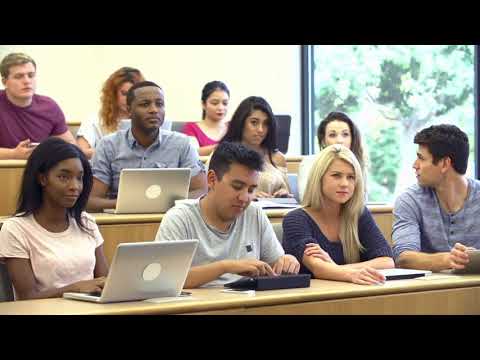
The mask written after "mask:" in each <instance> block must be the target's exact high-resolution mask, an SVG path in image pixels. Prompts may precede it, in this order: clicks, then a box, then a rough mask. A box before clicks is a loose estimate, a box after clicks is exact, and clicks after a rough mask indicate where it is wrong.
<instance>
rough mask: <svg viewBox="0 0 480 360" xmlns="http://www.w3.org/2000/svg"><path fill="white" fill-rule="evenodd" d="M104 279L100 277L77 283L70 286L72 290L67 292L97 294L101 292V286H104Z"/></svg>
mask: <svg viewBox="0 0 480 360" xmlns="http://www.w3.org/2000/svg"><path fill="white" fill-rule="evenodd" d="M105 280H106V277H105V276H102V277H99V278H96V279H92V280H83V281H78V282H76V283H74V284H72V285H71V286H72V289H71V290H69V292H79V293H97V292H101V291H102V289H103V286H104V285H105Z"/></svg>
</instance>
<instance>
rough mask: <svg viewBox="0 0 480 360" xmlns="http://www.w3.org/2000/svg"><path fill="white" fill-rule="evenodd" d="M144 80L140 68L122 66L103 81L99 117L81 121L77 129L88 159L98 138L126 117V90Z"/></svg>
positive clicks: (119, 125) (116, 126)
mask: <svg viewBox="0 0 480 360" xmlns="http://www.w3.org/2000/svg"><path fill="white" fill-rule="evenodd" d="M144 80H145V79H144V78H143V75H142V73H141V72H140V70H138V69H135V68H131V67H122V68H120V69H118V70H117V71H115V72H114V73H113V74H112V75H110V77H109V78H108V79H107V81H105V83H104V84H103V87H102V96H101V98H100V102H101V107H100V111H99V117H98V118H93V119H88V120H85V121H82V124H81V125H80V128H79V129H78V131H77V136H76V137H77V143H78V146H79V147H80V149H82V151H83V152H84V153H85V155H87V157H88V158H89V159H90V158H92V156H93V154H94V152H95V147H96V146H97V145H98V143H99V142H100V139H101V138H102V137H104V136H105V135H108V134H111V133H113V132H115V131H117V130H118V129H120V128H121V124H122V120H125V119H128V110H127V101H126V98H127V92H128V90H129V89H130V88H131V87H132V86H133V85H134V84H136V83H138V82H140V81H144Z"/></svg>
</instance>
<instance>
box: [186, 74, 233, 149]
mask: <svg viewBox="0 0 480 360" xmlns="http://www.w3.org/2000/svg"><path fill="white" fill-rule="evenodd" d="M229 100H230V91H229V90H228V88H227V85H225V84H224V83H223V82H221V81H211V82H209V83H207V84H206V85H205V86H204V87H203V90H202V121H200V122H188V123H186V124H185V126H184V127H183V129H182V132H183V133H184V134H186V135H188V136H190V137H192V139H193V140H194V141H195V143H196V144H197V146H198V153H199V155H201V156H205V155H210V154H211V153H212V151H213V150H215V148H216V147H217V144H218V142H219V140H220V139H221V138H222V137H223V136H224V135H225V133H226V132H227V124H226V123H225V122H224V119H225V116H226V115H227V110H228V102H229Z"/></svg>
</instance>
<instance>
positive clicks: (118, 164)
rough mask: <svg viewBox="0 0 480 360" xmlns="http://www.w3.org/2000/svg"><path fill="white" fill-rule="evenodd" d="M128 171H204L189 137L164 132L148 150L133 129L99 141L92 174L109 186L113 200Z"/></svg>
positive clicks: (113, 134) (194, 173) (193, 172)
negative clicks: (159, 169)
mask: <svg viewBox="0 0 480 360" xmlns="http://www.w3.org/2000/svg"><path fill="white" fill-rule="evenodd" d="M128 168H130V169H140V168H190V169H191V170H192V171H191V176H192V177H194V176H197V175H198V174H199V173H200V172H202V171H205V166H204V165H203V163H202V161H200V159H199V157H198V152H197V151H196V150H195V149H194V148H193V146H192V145H191V144H190V140H189V139H188V137H187V136H186V135H184V134H180V133H177V132H173V131H168V130H162V129H160V131H159V133H158V136H157V138H156V139H155V141H154V142H153V144H152V145H150V146H149V147H148V148H147V149H145V148H144V147H143V146H142V145H140V144H139V143H138V142H137V141H136V139H135V137H134V136H133V135H132V131H131V129H130V128H128V129H126V130H119V131H117V132H114V133H112V134H110V135H107V136H105V137H103V138H102V139H101V140H100V143H99V144H98V146H97V149H96V151H95V155H94V156H93V159H92V171H93V176H94V177H96V178H97V179H98V180H100V181H101V182H103V183H104V184H107V185H108V188H109V194H110V196H111V197H113V198H115V197H117V192H118V183H119V181H120V172H121V171H122V169H128Z"/></svg>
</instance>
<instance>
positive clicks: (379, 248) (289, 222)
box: [283, 208, 393, 274]
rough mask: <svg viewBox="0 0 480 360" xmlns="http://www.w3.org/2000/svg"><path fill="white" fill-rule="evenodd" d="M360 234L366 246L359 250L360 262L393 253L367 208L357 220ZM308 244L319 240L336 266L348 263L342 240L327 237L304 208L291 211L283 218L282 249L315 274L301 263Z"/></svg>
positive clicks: (301, 268) (307, 272)
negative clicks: (331, 239) (362, 250)
mask: <svg viewBox="0 0 480 360" xmlns="http://www.w3.org/2000/svg"><path fill="white" fill-rule="evenodd" d="M358 237H359V240H360V243H361V244H362V245H363V247H364V248H365V251H364V252H360V261H367V260H371V259H375V258H377V257H382V256H388V257H392V256H393V253H392V249H391V248H390V245H389V244H388V243H387V240H385V237H384V236H383V234H382V233H381V231H380V229H379V228H378V226H377V224H376V223H375V220H374V219H373V217H372V215H371V214H370V211H369V210H368V209H367V208H365V209H364V211H363V213H362V215H361V216H360V218H359V219H358ZM308 243H317V244H318V245H320V247H321V248H322V249H323V250H325V251H326V252H327V253H328V254H329V255H330V257H331V258H332V260H333V261H334V262H335V263H336V264H337V265H345V257H344V256H343V248H342V243H341V242H340V241H338V242H331V241H330V240H328V239H327V237H326V236H325V235H323V233H322V231H321V230H320V228H319V227H318V225H317V223H316V222H315V221H314V220H313V219H312V218H311V217H310V215H308V214H307V213H306V212H305V211H304V210H303V209H296V210H293V211H290V212H289V213H288V214H287V216H285V218H284V219H283V248H284V249H285V252H286V253H287V254H292V255H293V256H295V257H296V258H297V260H298V262H299V263H300V264H301V267H300V273H303V274H312V272H311V271H310V270H308V268H307V267H306V266H305V265H303V263H302V259H303V252H304V251H305V245H306V244H308Z"/></svg>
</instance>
